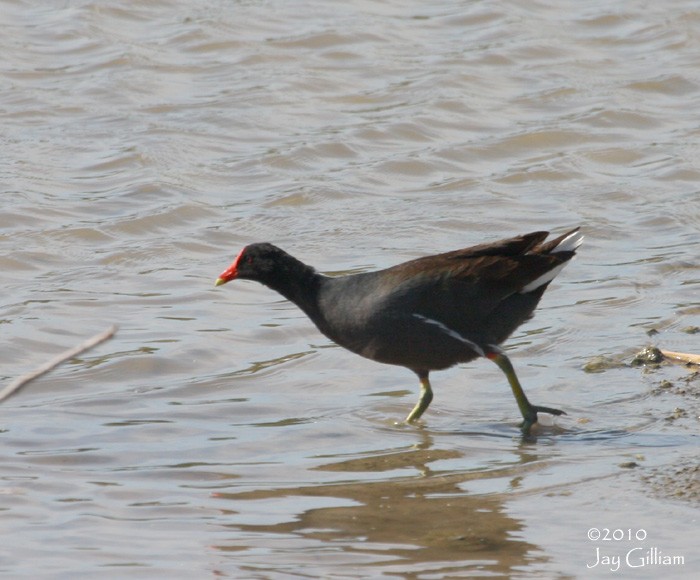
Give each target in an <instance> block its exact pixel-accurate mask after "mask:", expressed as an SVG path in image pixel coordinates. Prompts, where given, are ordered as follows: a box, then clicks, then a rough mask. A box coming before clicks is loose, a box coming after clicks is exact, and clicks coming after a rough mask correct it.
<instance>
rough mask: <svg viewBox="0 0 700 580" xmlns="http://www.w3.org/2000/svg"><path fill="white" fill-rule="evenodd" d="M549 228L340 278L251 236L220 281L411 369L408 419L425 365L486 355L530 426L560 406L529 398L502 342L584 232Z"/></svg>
mask: <svg viewBox="0 0 700 580" xmlns="http://www.w3.org/2000/svg"><path fill="white" fill-rule="evenodd" d="M548 235H549V232H533V233H531V234H525V235H523V236H517V237H514V238H510V239H506V240H501V241H498V242H494V243H490V244H481V245H478V246H473V247H471V248H465V249H463V250H455V251H453V252H447V253H444V254H437V255H434V256H426V257H424V258H417V259H415V260H410V261H408V262H404V263H402V264H399V265H397V266H393V267H391V268H387V269H385V270H379V271H376V272H367V273H361V274H351V275H348V276H337V277H330V276H325V275H323V274H319V273H318V272H317V271H316V270H314V268H312V267H311V266H308V265H306V264H304V263H303V262H301V261H299V260H297V259H296V258H294V257H292V256H290V255H289V254H287V253H286V252H285V251H283V250H281V249H280V248H278V247H276V246H273V245H272V244H268V243H260V244H250V245H249V246H246V247H245V248H243V249H242V250H241V251H240V253H239V254H238V256H236V259H235V260H234V261H233V263H232V264H231V266H229V268H228V269H226V270H225V271H224V272H223V273H222V274H221V276H219V278H218V279H217V280H216V285H217V286H219V285H221V284H225V283H226V282H229V281H230V280H234V279H236V278H241V279H244V280H255V281H257V282H261V283H262V284H264V285H266V286H268V287H269V288H271V289H273V290H276V291H277V292H279V293H280V294H281V295H282V296H284V297H285V298H287V299H288V300H291V301H292V302H294V304H296V305H297V306H298V307H299V308H301V309H302V310H303V311H304V312H305V313H306V315H307V316H308V317H309V318H310V319H311V320H312V321H313V322H314V324H316V326H317V327H318V329H319V330H320V331H321V332H322V333H323V334H325V335H326V336H327V337H328V338H330V339H331V340H332V341H334V342H335V343H337V344H339V345H340V346H342V347H345V348H347V349H348V350H351V351H352V352H355V353H357V354H359V355H362V356H364V357H367V358H369V359H372V360H375V361H377V362H381V363H386V364H393V365H399V366H404V367H406V368H408V369H411V370H412V371H413V372H414V373H416V374H417V375H418V379H419V380H420V388H421V394H420V398H419V400H418V403H417V404H416V406H415V407H414V408H413V410H412V411H411V412H410V413H409V415H408V417H407V418H406V421H407V422H409V423H412V422H414V421H416V420H417V419H418V418H419V417H420V416H421V415H422V414H423V412H424V411H425V410H426V409H427V408H428V405H430V402H431V401H432V399H433V391H432V389H431V387H430V381H429V380H428V375H429V373H430V371H436V370H441V369H446V368H448V367H451V366H453V365H455V364H457V363H463V362H468V361H471V360H473V359H475V358H477V357H480V356H483V357H486V358H488V359H490V360H492V361H493V362H495V363H496V364H497V365H498V366H499V367H500V368H501V370H502V371H503V372H504V373H505V375H506V377H507V378H508V382H509V383H510V386H511V389H512V390H513V394H514V395H515V400H516V401H517V402H518V406H519V407H520V412H521V413H522V415H523V419H524V420H523V422H522V425H521V428H522V430H523V432H524V433H528V432H529V430H530V427H532V425H533V424H534V423H535V422H537V413H539V412H544V413H551V414H552V415H562V414H564V413H563V411H560V410H558V409H551V408H549V407H539V406H536V405H532V404H530V402H529V401H528V399H527V397H526V396H525V393H524V392H523V389H522V387H521V386H520V382H519V381H518V377H517V376H516V374H515V371H514V370H513V366H512V365H511V363H510V360H509V359H508V357H507V356H506V355H505V353H504V352H503V350H501V349H500V348H499V346H498V345H499V344H501V343H502V342H503V341H504V340H506V339H507V338H508V337H509V336H510V334H511V333H512V332H513V331H514V330H515V329H516V328H518V326H520V325H521V324H522V323H523V322H525V321H526V320H528V319H529V318H530V317H531V316H532V312H533V310H534V309H535V307H536V306H537V303H538V302H539V301H540V298H541V297H542V294H543V293H544V291H545V289H546V288H547V286H548V285H549V283H550V282H551V281H552V280H553V279H554V277H555V276H556V275H557V274H558V273H559V272H560V271H561V269H562V268H563V267H564V266H565V265H566V263H567V262H568V261H569V260H570V259H571V258H573V257H574V254H575V253H576V248H578V246H579V245H580V244H581V241H582V239H583V236H582V235H581V234H580V232H579V229H578V228H576V229H574V230H571V231H570V232H567V233H565V234H563V235H561V236H559V237H558V238H555V239H553V240H550V241H548V242H545V241H544V240H545V238H546V237H547V236H548Z"/></svg>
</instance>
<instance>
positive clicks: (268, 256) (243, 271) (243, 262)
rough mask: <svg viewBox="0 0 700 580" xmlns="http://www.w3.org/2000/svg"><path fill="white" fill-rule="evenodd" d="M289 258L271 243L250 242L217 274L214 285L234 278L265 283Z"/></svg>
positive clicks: (273, 277)
mask: <svg viewBox="0 0 700 580" xmlns="http://www.w3.org/2000/svg"><path fill="white" fill-rule="evenodd" d="M290 258H291V256H289V254H287V253H286V252H285V251H283V250H281V249H280V248H278V247H277V246H273V245H272V244H268V243H261V244H250V245H249V246H246V247H245V248H243V249H242V250H241V251H240V252H239V253H238V255H237V256H236V259H235V260H234V261H233V263H232V264H231V265H230V266H229V267H228V268H227V269H226V270H224V271H223V272H222V273H221V274H220V275H219V277H218V278H217V279H216V286H221V285H222V284H226V282H230V281H231V280H235V279H236V278H240V279H242V280H255V281H257V282H262V283H263V284H267V283H269V282H270V281H271V280H274V279H275V278H277V277H278V276H279V275H280V273H281V271H283V270H284V269H285V268H284V264H285V263H286V262H287V261H288V260H289V259H290Z"/></svg>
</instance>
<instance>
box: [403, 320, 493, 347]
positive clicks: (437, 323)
mask: <svg viewBox="0 0 700 580" xmlns="http://www.w3.org/2000/svg"><path fill="white" fill-rule="evenodd" d="M413 316H414V317H416V318H417V319H418V320H422V321H423V322H426V323H427V324H432V325H433V326H437V327H438V328H439V329H440V330H442V331H443V332H444V333H445V334H448V335H449V336H451V337H452V338H455V339H457V340H459V341H460V342H462V343H464V344H466V345H467V346H468V347H469V348H471V349H472V350H473V351H474V352H475V353H477V354H478V355H479V356H486V354H485V353H484V349H482V348H481V347H480V346H479V345H478V344H476V343H475V342H472V341H471V340H469V339H468V338H464V337H463V336H462V335H461V334H460V333H459V332H457V331H456V330H452V329H451V328H450V327H449V326H446V325H445V324H443V323H442V322H440V321H439V320H433V319H432V318H428V317H427V316H422V315H421V314H414V315H413Z"/></svg>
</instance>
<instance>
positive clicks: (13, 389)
mask: <svg viewBox="0 0 700 580" xmlns="http://www.w3.org/2000/svg"><path fill="white" fill-rule="evenodd" d="M116 331H117V327H116V326H110V327H109V328H108V329H107V330H105V331H103V332H100V333H99V334H96V335H95V336H93V337H91V338H88V339H87V340H86V341H85V342H82V343H80V344H79V345H77V346H74V347H73V348H70V349H68V350H67V351H65V352H62V353H61V354H59V355H58V356H57V357H55V358H53V359H51V360H50V361H48V362H46V363H44V364H43V365H42V366H40V367H39V368H38V369H36V370H35V371H32V372H30V373H27V374H26V375H22V376H21V377H19V378H17V379H15V380H14V381H12V382H11V383H10V384H9V385H7V386H6V387H5V388H4V389H3V390H2V391H0V402H2V401H4V400H5V399H8V398H10V397H11V396H12V395H14V394H16V393H18V392H19V391H20V389H22V387H24V386H26V384H27V383H29V382H31V381H33V380H34V379H36V378H37V377H40V376H41V375H45V374H46V373H48V372H49V371H51V370H53V369H55V368H56V367H57V366H58V365H60V364H61V363H62V362H65V361H67V360H68V359H71V358H73V357H74V356H78V355H79V354H81V353H83V352H85V351H86V350H90V349H91V348H93V347H94V346H97V345H98V344H100V343H101V342H104V341H105V340H107V339H108V338H111V337H112V336H113V335H114V333H115V332H116Z"/></svg>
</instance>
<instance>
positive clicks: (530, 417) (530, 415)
mask: <svg viewBox="0 0 700 580" xmlns="http://www.w3.org/2000/svg"><path fill="white" fill-rule="evenodd" d="M537 413H549V414H550V415H555V416H557V417H558V416H559V415H566V413H565V412H564V411H561V410H560V409H552V408H551V407H539V406H537V405H530V408H529V409H528V412H527V414H526V416H525V419H524V420H523V422H522V423H521V424H520V430H521V431H522V432H523V435H529V434H530V429H531V428H532V426H533V425H534V424H535V423H537Z"/></svg>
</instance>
